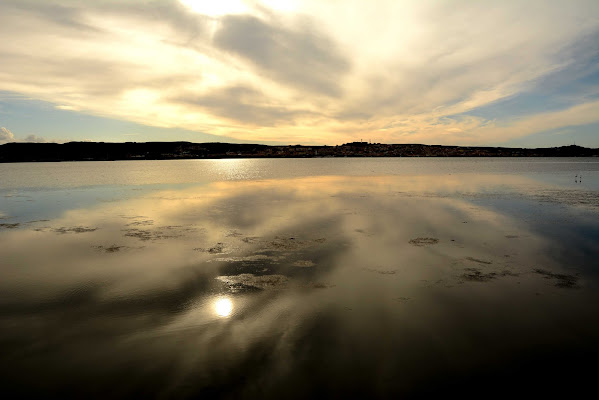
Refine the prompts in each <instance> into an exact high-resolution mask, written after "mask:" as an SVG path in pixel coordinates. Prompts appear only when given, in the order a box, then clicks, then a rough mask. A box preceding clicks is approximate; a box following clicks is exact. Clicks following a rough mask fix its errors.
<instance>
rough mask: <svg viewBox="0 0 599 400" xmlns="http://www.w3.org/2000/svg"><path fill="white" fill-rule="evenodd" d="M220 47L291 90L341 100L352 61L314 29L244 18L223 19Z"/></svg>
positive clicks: (217, 40)
mask: <svg viewBox="0 0 599 400" xmlns="http://www.w3.org/2000/svg"><path fill="white" fill-rule="evenodd" d="M220 24H221V27H220V28H219V29H218V31H217V32H216V35H215V43H216V45H217V46H218V47H220V48H222V49H224V50H226V51H228V52H231V53H234V54H236V55H238V56H241V57H243V58H245V59H247V60H248V61H249V62H250V63H251V64H253V65H255V66H257V67H258V68H259V69H260V70H261V71H260V72H261V73H262V74H265V75H266V76H270V77H272V78H273V79H275V80H277V81H282V82H283V83H284V84H288V85H291V86H299V87H302V88H305V89H307V90H308V91H314V92H317V93H323V94H326V95H329V96H339V95H340V94H341V93H342V89H341V87H340V83H341V80H342V78H343V76H344V75H345V74H346V73H347V72H348V70H349V64H350V63H349V61H348V60H346V59H345V58H344V57H343V56H342V55H341V54H340V52H339V50H338V49H337V48H336V46H335V44H334V42H333V41H332V40H331V39H329V38H328V37H326V35H325V34H323V33H322V32H318V31H317V30H316V29H314V28H313V27H311V26H309V25H308V26H303V27H301V29H296V30H293V29H290V28H287V27H284V26H283V25H280V24H279V25H275V24H269V23H266V22H265V21H263V20H261V19H259V18H256V17H252V16H244V15H241V16H239V15H231V16H227V17H225V18H223V19H222V21H221V22H220Z"/></svg>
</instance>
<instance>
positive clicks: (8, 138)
mask: <svg viewBox="0 0 599 400" xmlns="http://www.w3.org/2000/svg"><path fill="white" fill-rule="evenodd" d="M14 141H15V135H13V133H12V132H11V131H10V130H8V128H5V127H1V128H0V143H8V142H14Z"/></svg>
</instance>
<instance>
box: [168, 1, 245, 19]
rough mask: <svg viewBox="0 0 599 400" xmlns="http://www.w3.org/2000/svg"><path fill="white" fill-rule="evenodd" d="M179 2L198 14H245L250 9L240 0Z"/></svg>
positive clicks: (217, 15)
mask: <svg viewBox="0 0 599 400" xmlns="http://www.w3.org/2000/svg"><path fill="white" fill-rule="evenodd" d="M179 2H181V4H183V5H184V6H186V7H188V8H189V9H190V10H192V11H194V12H197V13H198V14H204V15H208V16H210V17H220V16H222V15H228V14H245V13H249V12H250V11H251V9H250V8H249V7H248V6H247V5H246V4H245V2H243V1H242V0H218V1H215V0H179Z"/></svg>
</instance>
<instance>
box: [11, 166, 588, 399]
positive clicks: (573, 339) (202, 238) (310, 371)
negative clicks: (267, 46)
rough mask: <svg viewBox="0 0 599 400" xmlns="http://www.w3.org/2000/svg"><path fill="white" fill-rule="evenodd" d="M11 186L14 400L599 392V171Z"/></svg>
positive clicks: (351, 173)
mask: <svg viewBox="0 0 599 400" xmlns="http://www.w3.org/2000/svg"><path fill="white" fill-rule="evenodd" d="M580 176H582V180H580V179H579V177H580ZM0 177H1V178H0V265H1V267H0V324H1V325H0V326H1V328H2V329H1V330H0V376H1V378H0V379H1V381H2V387H3V390H4V392H5V393H8V394H11V395H17V396H22V397H27V396H32V395H35V396H44V397H51V396H61V397H79V398H81V397H85V398H87V397H98V398H99V397H101V398H107V397H109V398H127V397H129V398H130V397H140V396H144V397H151V398H156V397H157V398H195V397H197V398H199V397H201V398H222V397H224V398H240V397H241V398H248V397H249V398H253V397H260V398H280V397H283V398H307V397H315V396H326V397H333V398H348V397H349V396H353V397H356V396H360V397H368V398H389V397H395V396H397V395H404V396H407V397H427V396H432V395H449V394H457V395H459V396H461V397H493V396H499V395H512V396H513V395H518V394H522V393H528V394H533V395H539V394H555V393H562V394H565V395H573V394H579V393H581V392H582V390H583V389H588V388H592V387H593V382H594V380H595V379H596V377H595V375H596V367H595V366H594V363H595V359H596V357H597V356H598V355H599V291H598V289H599V286H598V284H599V262H598V260H599V160H597V159H467V158H465V159H299V160H293V159H288V160H284V159H281V160H197V161H196V160H194V161H148V162H145V161H136V162H106V163H103V162H89V163H49V164H36V163H30V164H0ZM589 362H590V364H589Z"/></svg>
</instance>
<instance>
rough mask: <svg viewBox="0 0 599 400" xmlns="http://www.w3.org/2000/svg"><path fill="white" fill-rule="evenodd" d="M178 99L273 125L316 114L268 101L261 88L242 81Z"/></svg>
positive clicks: (242, 119) (230, 116) (217, 112)
mask: <svg viewBox="0 0 599 400" xmlns="http://www.w3.org/2000/svg"><path fill="white" fill-rule="evenodd" d="M176 101H178V102H182V103H185V104H190V105H194V106H199V107H202V108H205V109H208V110H209V111H210V112H211V113H213V114H215V115H218V116H220V117H224V118H227V119H232V120H236V121H240V122H243V123H250V124H256V125H261V126H273V125H276V124H277V123H279V122H285V123H290V122H291V123H293V119H294V118H296V117H299V116H305V115H309V114H312V113H310V112H308V111H297V110H291V109H288V108H285V107H282V106H277V105H268V104H267V103H268V98H267V97H266V96H264V95H263V94H262V93H261V92H260V91H258V90H256V89H253V88H251V87H247V86H241V85H239V86H232V87H227V88H222V89H218V90H215V91H213V92H212V93H209V94H206V95H201V96H193V95H189V96H185V97H183V98H180V99H176Z"/></svg>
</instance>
